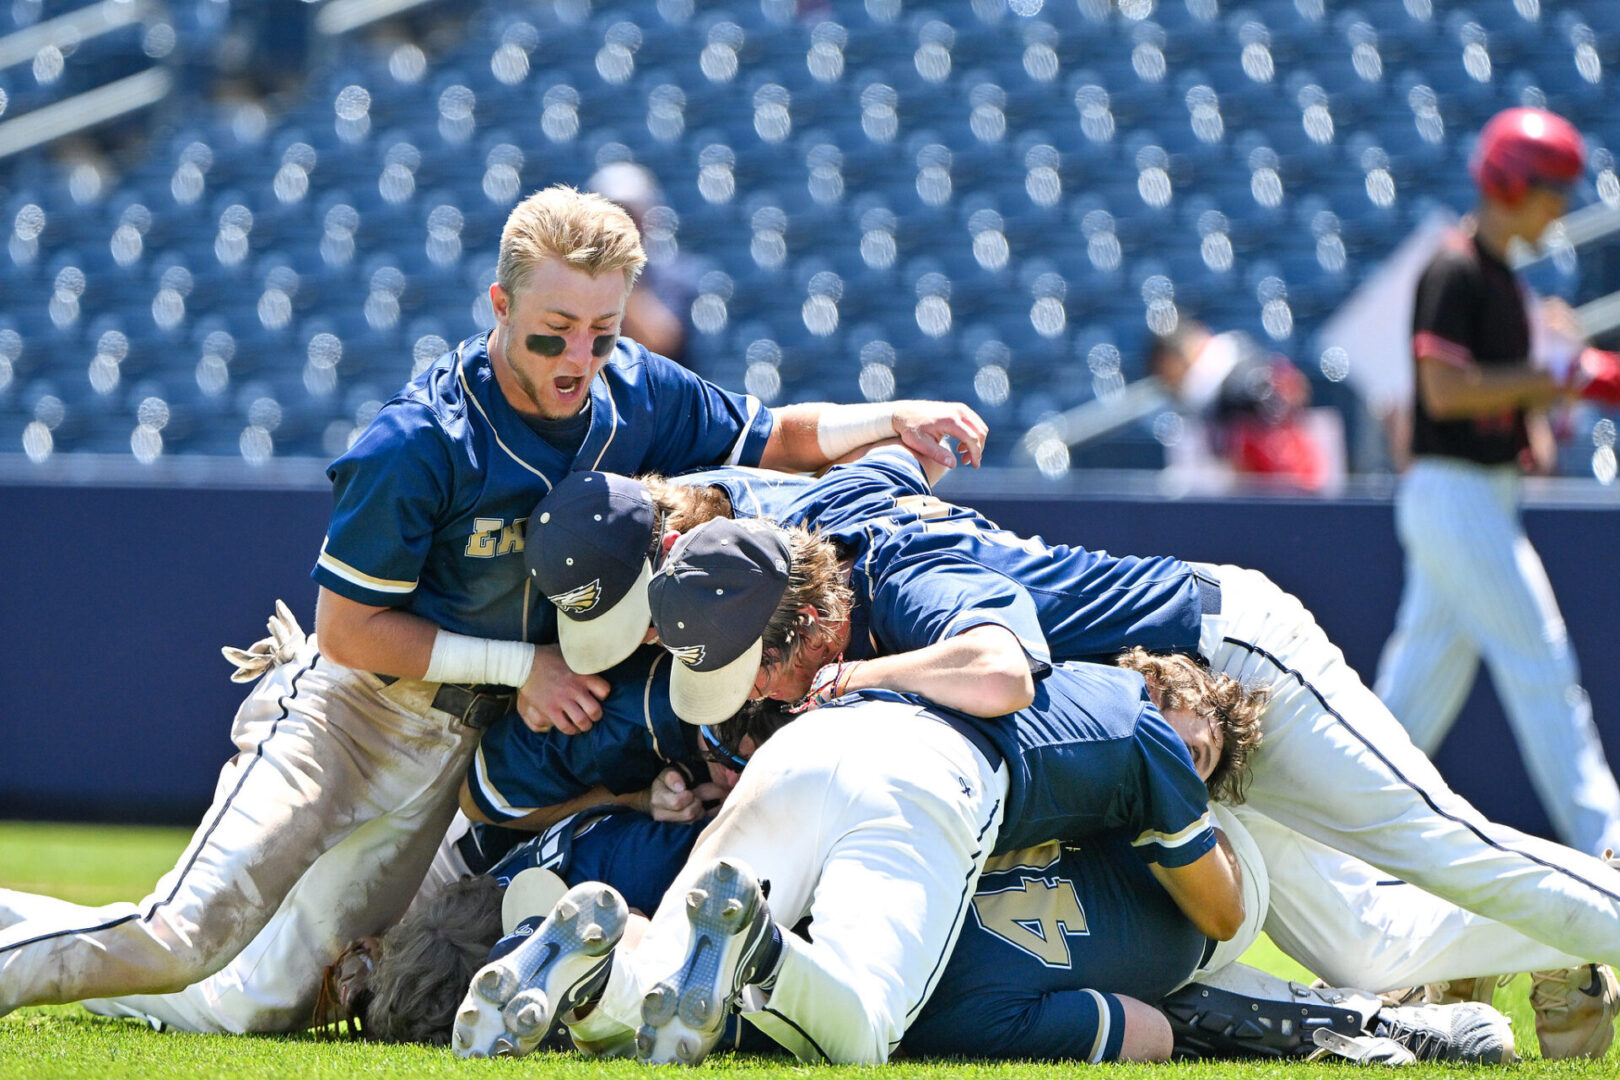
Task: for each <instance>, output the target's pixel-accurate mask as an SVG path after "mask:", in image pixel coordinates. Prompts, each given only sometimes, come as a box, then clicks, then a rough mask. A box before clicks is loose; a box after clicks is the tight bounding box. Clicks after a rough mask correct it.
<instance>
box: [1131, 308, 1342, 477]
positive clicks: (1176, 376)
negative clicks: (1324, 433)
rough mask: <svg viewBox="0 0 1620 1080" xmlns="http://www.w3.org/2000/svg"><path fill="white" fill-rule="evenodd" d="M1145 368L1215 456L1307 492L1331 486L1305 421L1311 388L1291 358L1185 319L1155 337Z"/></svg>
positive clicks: (1324, 462) (1234, 467)
mask: <svg viewBox="0 0 1620 1080" xmlns="http://www.w3.org/2000/svg"><path fill="white" fill-rule="evenodd" d="M1148 367H1149V369H1150V370H1151V371H1152V372H1153V374H1155V375H1157V376H1158V377H1159V380H1160V381H1161V382H1162V383H1164V388H1165V390H1166V391H1167V392H1168V393H1169V394H1170V396H1171V398H1172V399H1173V401H1174V403H1175V405H1176V407H1177V409H1178V410H1179V411H1181V412H1182V413H1183V414H1184V415H1187V416H1189V417H1190V418H1191V419H1193V420H1195V421H1197V423H1196V424H1194V425H1193V426H1194V427H1196V428H1201V429H1202V433H1201V434H1199V433H1197V432H1195V437H1196V438H1201V439H1202V440H1203V441H1204V445H1205V448H1206V449H1207V452H1208V454H1209V456H1210V457H1211V458H1213V459H1215V460H1217V461H1221V462H1224V463H1225V464H1226V465H1227V466H1228V467H1229V468H1231V469H1232V470H1233V471H1234V472H1237V473H1248V474H1260V475H1266V476H1274V477H1280V478H1282V479H1285V480H1287V481H1288V482H1290V483H1292V484H1294V485H1297V486H1298V487H1301V488H1304V489H1306V490H1308V491H1317V490H1320V489H1321V488H1322V486H1323V485H1324V484H1325V483H1326V481H1327V476H1328V471H1329V470H1328V462H1327V460H1326V455H1325V454H1324V453H1323V451H1322V449H1321V448H1320V447H1319V446H1318V444H1317V442H1316V440H1314V439H1313V438H1312V437H1311V434H1310V432H1308V431H1307V429H1306V426H1305V424H1304V423H1303V422H1302V417H1303V415H1304V411H1305V407H1306V406H1307V405H1308V404H1310V396H1311V388H1310V383H1308V382H1307V381H1306V379H1305V376H1304V375H1302V374H1301V373H1300V371H1299V369H1298V368H1296V367H1295V366H1294V365H1293V364H1292V363H1291V362H1290V361H1289V360H1288V358H1287V357H1285V356H1282V355H1280V354H1278V353H1272V352H1268V351H1267V350H1266V349H1265V348H1263V347H1262V346H1261V345H1260V343H1259V342H1257V341H1255V340H1254V338H1252V337H1250V336H1249V335H1248V334H1245V333H1242V332H1240V331H1236V330H1230V331H1227V332H1225V333H1221V334H1217V333H1214V332H1212V331H1211V330H1210V328H1209V327H1207V326H1205V325H1204V324H1203V323H1201V322H1198V321H1197V320H1194V319H1185V318H1184V319H1182V320H1181V323H1180V325H1179V326H1177V328H1176V329H1175V330H1173V331H1171V332H1170V333H1169V334H1164V335H1161V336H1159V337H1156V338H1155V339H1154V341H1153V346H1152V349H1151V351H1150V352H1149V354H1148Z"/></svg>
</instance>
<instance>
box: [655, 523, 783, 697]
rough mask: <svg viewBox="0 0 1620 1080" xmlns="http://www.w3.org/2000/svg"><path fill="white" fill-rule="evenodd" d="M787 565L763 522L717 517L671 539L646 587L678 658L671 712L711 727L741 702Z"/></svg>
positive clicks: (772, 529) (778, 535)
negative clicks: (671, 543)
mask: <svg viewBox="0 0 1620 1080" xmlns="http://www.w3.org/2000/svg"><path fill="white" fill-rule="evenodd" d="M791 563H792V555H791V552H790V551H789V548H788V544H787V537H786V535H785V534H784V533H783V532H782V531H781V530H780V529H778V528H777V527H776V526H774V525H772V524H770V523H769V522H766V521H733V520H731V519H730V518H716V519H714V520H713V521H708V522H704V523H703V524H702V525H699V526H698V527H697V528H695V529H693V530H692V531H691V532H689V533H686V534H685V535H684V536H682V537H681V538H680V539H679V540H677V541H675V546H674V547H673V548H671V549H670V552H669V555H668V556H666V558H665V560H664V565H663V568H662V569H661V570H660V571H659V572H658V573H657V574H655V575H653V579H652V583H651V584H650V585H649V586H648V589H647V596H648V600H649V602H650V605H651V608H652V618H653V625H654V626H656V627H657V628H658V638H659V640H660V641H661V642H662V643H663V645H664V647H665V648H666V649H668V650H669V651H670V652H671V653H672V654H673V655H674V656H675V659H676V660H677V661H678V662H677V663H676V664H675V666H674V668H673V670H672V671H671V672H670V679H669V701H670V705H672V706H673V707H674V709H675V715H677V716H679V717H680V718H681V719H682V720H685V721H686V722H687V723H689V724H717V723H719V722H720V721H722V720H727V719H730V718H731V717H732V716H733V715H734V714H735V713H736V712H737V710H738V709H740V708H742V707H743V705H744V704H746V703H747V701H748V696H749V694H750V693H751V692H752V691H753V689H754V681H755V680H756V679H757V678H758V677H759V667H760V661H761V659H762V657H763V655H764V649H765V642H764V635H765V628H766V627H767V626H768V625H769V624H770V621H771V616H773V615H775V614H776V609H777V607H778V605H780V604H781V602H782V596H783V594H784V593H786V592H787V587H788V573H789V567H790V565H791Z"/></svg>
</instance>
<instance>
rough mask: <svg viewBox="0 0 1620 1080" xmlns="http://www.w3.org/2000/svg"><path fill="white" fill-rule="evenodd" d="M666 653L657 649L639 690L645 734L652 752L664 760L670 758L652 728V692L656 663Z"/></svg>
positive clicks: (656, 668)
mask: <svg viewBox="0 0 1620 1080" xmlns="http://www.w3.org/2000/svg"><path fill="white" fill-rule="evenodd" d="M668 655H669V654H668V653H667V652H664V651H663V650H662V649H660V650H659V651H658V655H657V656H655V657H653V662H652V666H651V667H649V668H648V669H647V685H646V686H645V687H644V688H643V689H642V691H641V721H642V723H644V724H646V725H647V734H648V735H649V736H651V737H652V748H653V753H655V754H657V755H658V756H659V757H661V758H663V759H664V760H665V761H668V760H670V756H669V755H668V754H666V753H664V748H663V747H662V746H659V745H658V732H657V731H656V730H654V728H653V721H652V692H653V676H655V675H657V674H658V665H659V664H662V663H663V662H664V658H665V657H666V656H668Z"/></svg>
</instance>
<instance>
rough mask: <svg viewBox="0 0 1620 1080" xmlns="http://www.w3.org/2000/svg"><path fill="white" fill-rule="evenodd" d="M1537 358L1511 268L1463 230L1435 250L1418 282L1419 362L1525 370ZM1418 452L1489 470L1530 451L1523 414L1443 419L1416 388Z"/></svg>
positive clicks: (1415, 345)
mask: <svg viewBox="0 0 1620 1080" xmlns="http://www.w3.org/2000/svg"><path fill="white" fill-rule="evenodd" d="M1529 355H1530V320H1529V316H1528V315H1527V314H1526V310H1525V294H1524V287H1523V285H1522V284H1521V283H1520V281H1519V279H1518V278H1517V277H1516V276H1515V275H1514V273H1513V271H1512V270H1510V269H1509V268H1508V266H1507V264H1506V263H1504V262H1503V261H1502V260H1501V259H1500V258H1498V257H1497V256H1496V255H1494V254H1492V253H1491V252H1489V251H1487V250H1485V249H1484V248H1483V247H1482V246H1480V244H1479V242H1478V240H1477V239H1476V238H1475V236H1474V235H1473V233H1472V232H1471V231H1469V230H1465V229H1459V230H1457V231H1455V232H1453V233H1451V234H1450V235H1449V236H1447V238H1446V240H1445V242H1444V243H1443V244H1442V245H1441V246H1440V249H1439V250H1438V251H1436V252H1435V254H1434V257H1433V258H1432V259H1431V260H1430V261H1429V265H1428V266H1427V267H1426V268H1425V269H1424V271H1423V276H1422V277H1421V278H1419V279H1418V286H1417V299H1416V302H1415V303H1414V305H1413V308H1412V356H1413V363H1414V364H1416V362H1417V357H1419V356H1429V357H1434V358H1436V359H1438V360H1441V361H1443V362H1445V363H1449V364H1458V365H1470V364H1478V365H1480V366H1481V367H1489V366H1492V365H1519V364H1523V363H1525V361H1526V358H1527V357H1528V356H1529ZM1412 398H1413V409H1412V453H1413V455H1414V456H1438V457H1451V458H1461V459H1463V460H1465V461H1475V462H1479V463H1480V464H1482V465H1500V464H1504V463H1506V462H1511V461H1516V460H1517V459H1518V456H1519V452H1520V451H1521V450H1523V449H1524V448H1525V447H1526V446H1527V445H1528V440H1527V438H1526V435H1525V427H1524V410H1523V409H1504V410H1502V411H1501V412H1500V413H1496V414H1493V415H1489V416H1470V417H1460V418H1457V419H1451V420H1439V419H1436V418H1434V417H1433V416H1430V415H1429V412H1428V410H1427V409H1426V408H1424V405H1423V395H1422V393H1421V391H1420V389H1419V388H1418V387H1417V386H1416V385H1414V388H1413V394H1412Z"/></svg>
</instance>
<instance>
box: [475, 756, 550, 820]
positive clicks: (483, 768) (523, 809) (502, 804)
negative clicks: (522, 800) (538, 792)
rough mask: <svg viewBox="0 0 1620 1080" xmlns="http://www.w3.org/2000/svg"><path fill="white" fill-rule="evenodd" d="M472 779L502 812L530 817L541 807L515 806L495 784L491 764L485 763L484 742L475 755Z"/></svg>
mask: <svg viewBox="0 0 1620 1080" xmlns="http://www.w3.org/2000/svg"><path fill="white" fill-rule="evenodd" d="M471 781H472V783H474V784H477V785H478V790H479V791H481V792H483V793H484V799H485V800H486V801H487V802H488V803H489V804H490V805H491V806H493V807H494V808H495V809H497V810H499V811H501V812H502V813H505V814H511V815H512V817H513V818H520V817H528V816H529V815H530V814H532V813H534V812H535V811H536V810H539V809H540V807H538V806H513V805H512V803H511V800H509V799H508V798H507V797H506V796H505V795H504V794H502V792H501V790H500V789H499V788H497V787H496V786H495V784H494V782H493V781H491V780H490V778H489V766H488V765H486V764H485V763H484V746H483V743H482V742H480V743H479V745H478V752H477V753H476V754H474V755H473V771H472V777H471ZM496 824H497V825H498V824H500V822H496Z"/></svg>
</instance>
